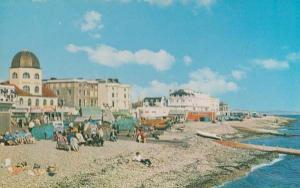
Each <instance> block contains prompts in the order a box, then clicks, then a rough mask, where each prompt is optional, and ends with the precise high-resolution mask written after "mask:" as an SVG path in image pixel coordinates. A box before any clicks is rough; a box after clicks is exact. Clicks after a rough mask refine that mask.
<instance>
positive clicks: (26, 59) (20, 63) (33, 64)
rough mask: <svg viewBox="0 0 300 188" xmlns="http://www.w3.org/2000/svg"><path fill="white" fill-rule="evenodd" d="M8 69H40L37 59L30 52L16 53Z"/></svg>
mask: <svg viewBox="0 0 300 188" xmlns="http://www.w3.org/2000/svg"><path fill="white" fill-rule="evenodd" d="M10 68H35V69H40V68H41V67H40V63H39V59H38V58H37V57H36V55H34V53H32V52H30V51H20V52H18V53H17V54H16V55H15V56H14V58H13V60H12V62H11V67H10Z"/></svg>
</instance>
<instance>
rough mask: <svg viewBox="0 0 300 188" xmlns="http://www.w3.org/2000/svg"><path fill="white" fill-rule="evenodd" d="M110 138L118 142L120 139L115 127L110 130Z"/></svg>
mask: <svg viewBox="0 0 300 188" xmlns="http://www.w3.org/2000/svg"><path fill="white" fill-rule="evenodd" d="M110 140H111V141H113V142H116V141H117V140H118V135H117V131H116V130H115V129H113V130H112V131H111V132H110Z"/></svg>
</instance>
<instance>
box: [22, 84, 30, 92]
mask: <svg viewBox="0 0 300 188" xmlns="http://www.w3.org/2000/svg"><path fill="white" fill-rule="evenodd" d="M23 90H24V91H26V92H27V93H30V87H29V86H27V85H26V86H23Z"/></svg>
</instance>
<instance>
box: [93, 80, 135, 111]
mask: <svg viewBox="0 0 300 188" xmlns="http://www.w3.org/2000/svg"><path fill="white" fill-rule="evenodd" d="M98 94H99V98H98V101H99V102H98V105H99V106H101V107H104V108H105V107H108V108H110V109H111V111H129V110H131V86H130V85H128V84H122V83H120V82H119V80H118V79H107V80H98Z"/></svg>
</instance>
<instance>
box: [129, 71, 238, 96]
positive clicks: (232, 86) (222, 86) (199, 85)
mask: <svg viewBox="0 0 300 188" xmlns="http://www.w3.org/2000/svg"><path fill="white" fill-rule="evenodd" d="M180 88H182V89H193V90H196V91H201V92H205V93H209V94H213V95H215V94H223V93H227V92H233V91H236V90H237V89H238V85H237V84H236V83H235V82H233V81H229V80H228V78H226V76H223V75H221V74H219V73H218V72H214V71H212V70H211V69H210V68H207V67H206V68H202V69H198V70H196V71H194V72H191V73H190V75H189V80H188V81H187V82H186V83H181V84H180V83H177V82H173V83H164V82H160V81H157V80H153V81H151V82H150V83H149V85H148V86H146V87H141V86H134V88H133V91H134V94H133V98H134V99H137V98H138V97H141V98H143V97H146V96H166V95H168V93H169V91H170V90H174V89H180Z"/></svg>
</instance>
